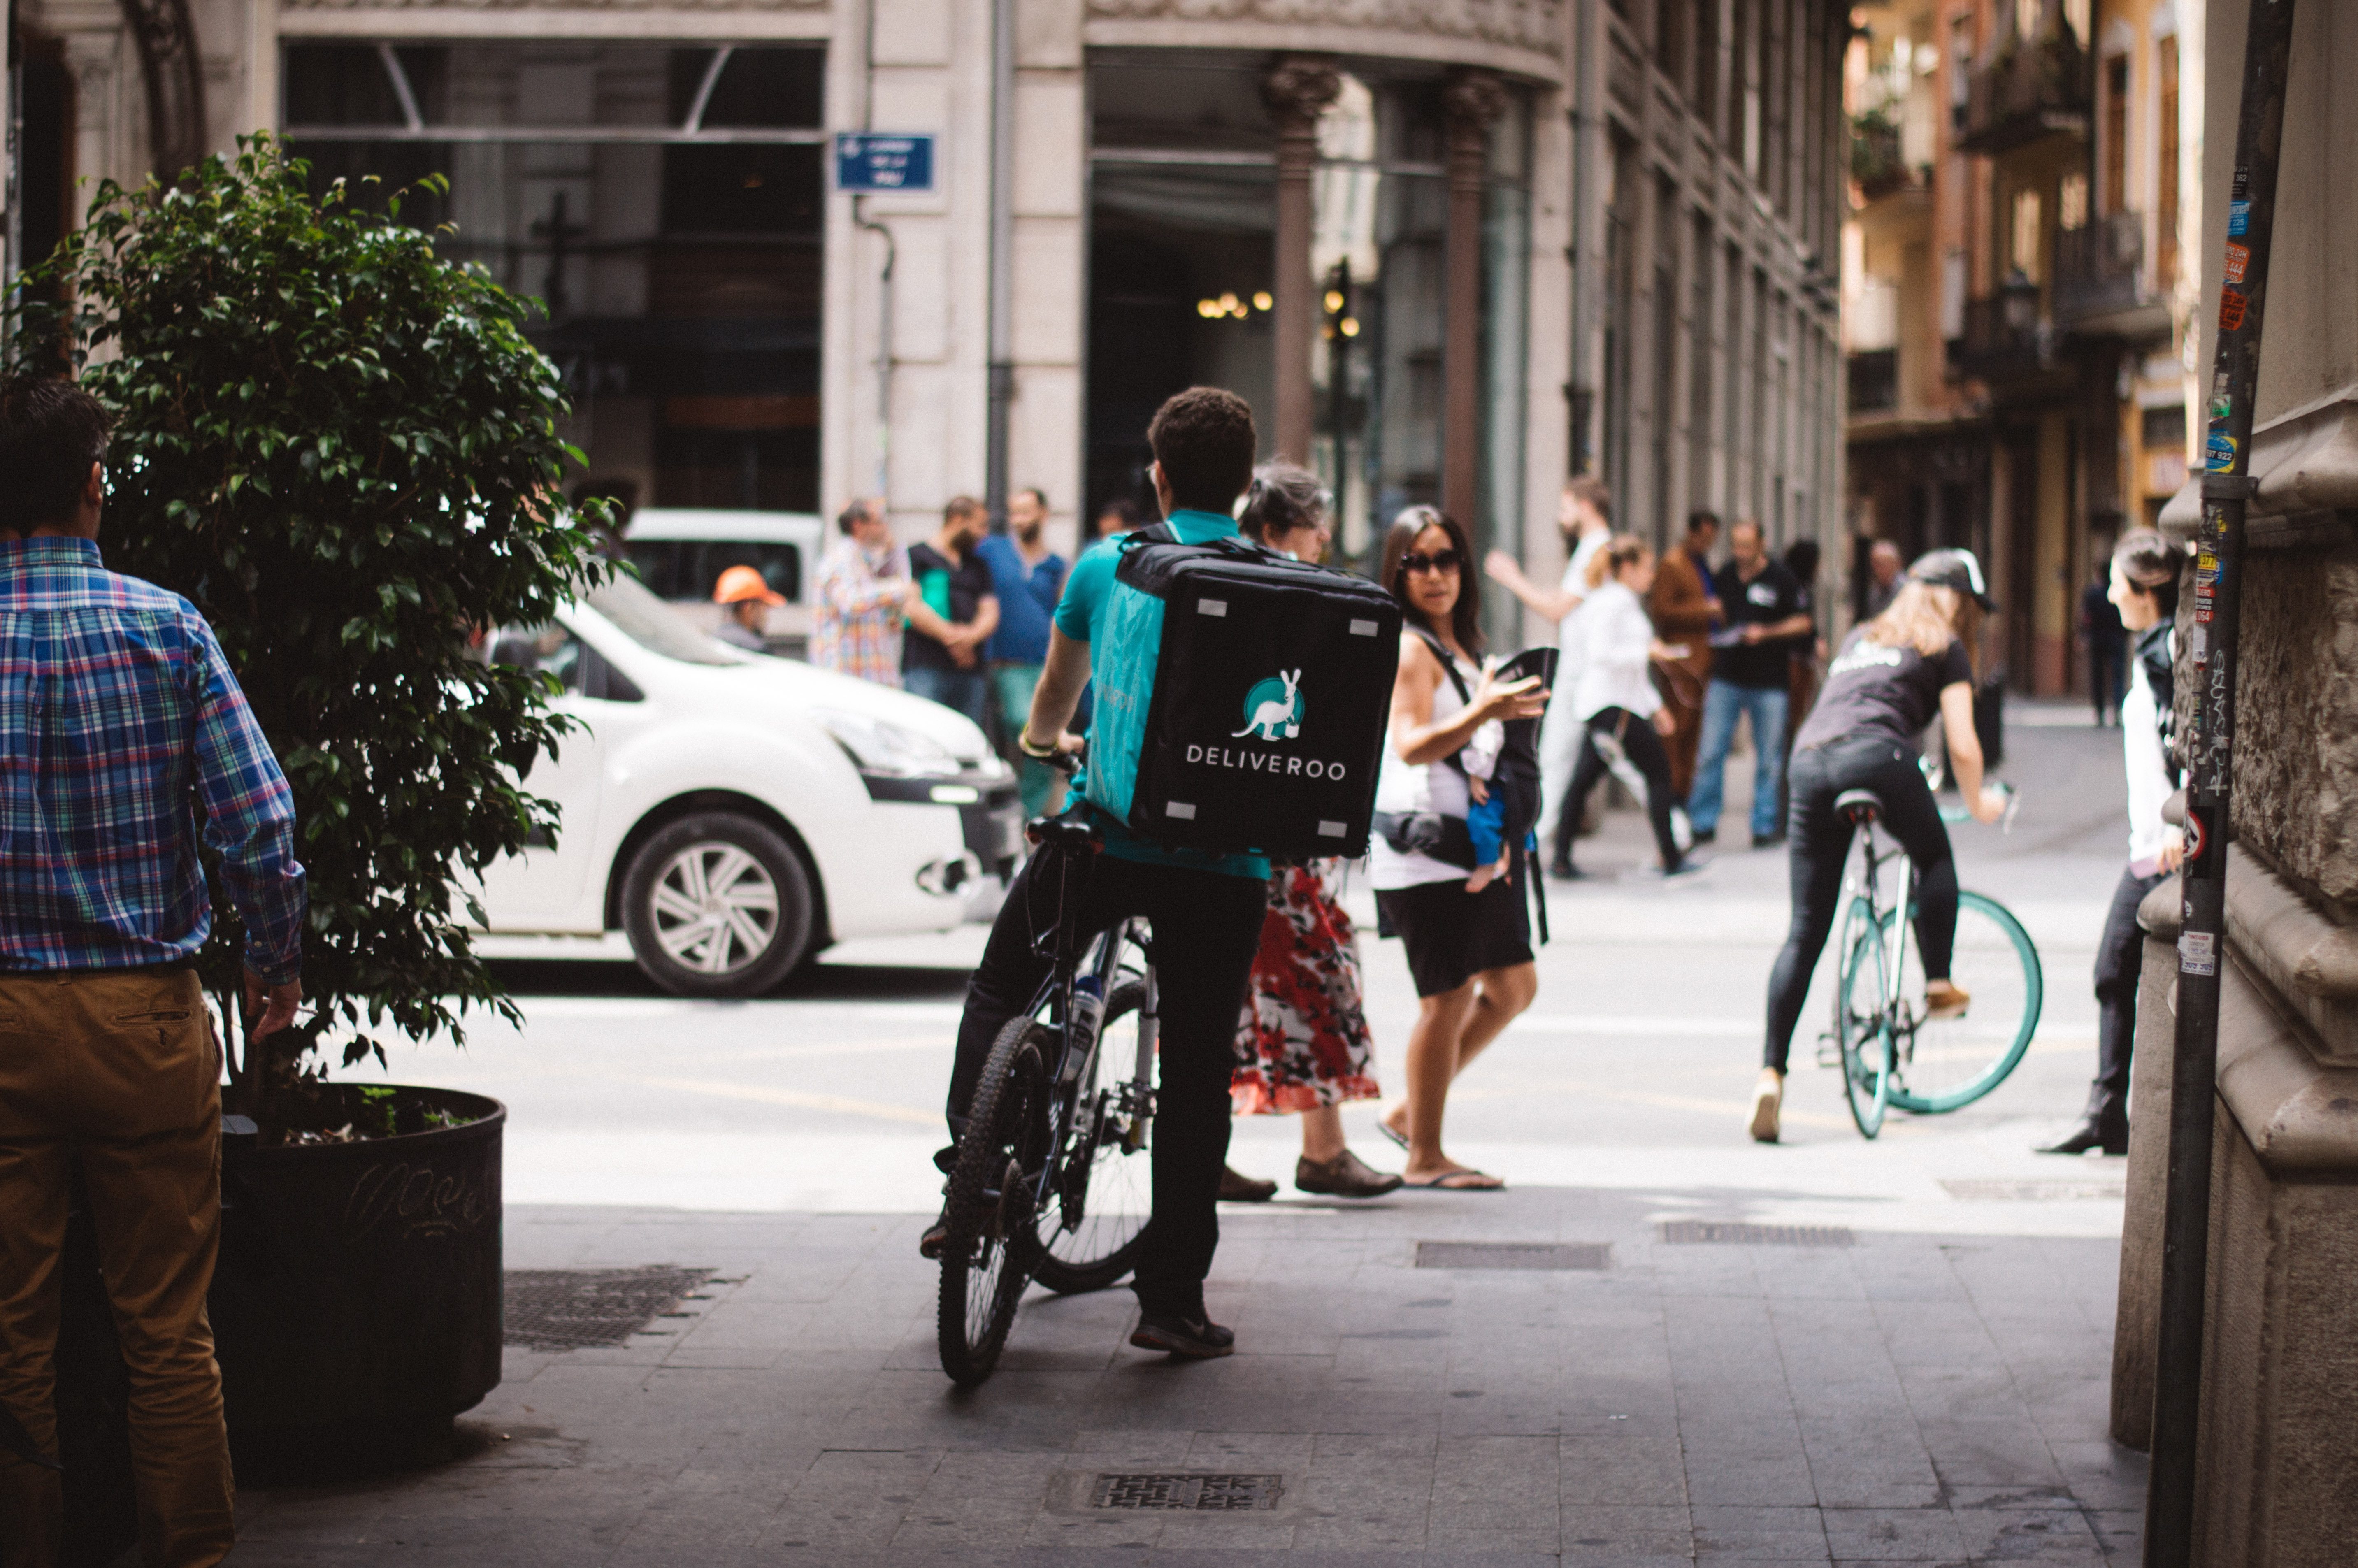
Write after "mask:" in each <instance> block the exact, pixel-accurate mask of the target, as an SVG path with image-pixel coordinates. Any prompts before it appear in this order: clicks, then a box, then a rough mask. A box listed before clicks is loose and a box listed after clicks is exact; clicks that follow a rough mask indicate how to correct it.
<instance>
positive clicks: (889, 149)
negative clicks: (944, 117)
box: [835, 131, 934, 191]
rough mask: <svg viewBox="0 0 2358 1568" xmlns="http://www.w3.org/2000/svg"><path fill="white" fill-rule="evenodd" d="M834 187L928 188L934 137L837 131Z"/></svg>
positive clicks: (857, 188) (864, 189)
mask: <svg viewBox="0 0 2358 1568" xmlns="http://www.w3.org/2000/svg"><path fill="white" fill-rule="evenodd" d="M835 188H836V189H838V190H849V191H888V190H931V189H933V188H934V138H933V137H931V136H896V135H882V134H881V133H878V132H874V131H838V132H837V133H836V137H835Z"/></svg>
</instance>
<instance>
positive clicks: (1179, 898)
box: [918, 386, 1271, 1357]
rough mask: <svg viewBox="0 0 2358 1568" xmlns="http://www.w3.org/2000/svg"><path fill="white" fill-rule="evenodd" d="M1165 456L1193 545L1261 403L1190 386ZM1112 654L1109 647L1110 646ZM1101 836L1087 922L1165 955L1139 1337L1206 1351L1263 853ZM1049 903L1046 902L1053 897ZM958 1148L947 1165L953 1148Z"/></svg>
mask: <svg viewBox="0 0 2358 1568" xmlns="http://www.w3.org/2000/svg"><path fill="white" fill-rule="evenodd" d="M1147 444H1148V445H1149V446H1150V447H1151V448H1152V449H1153V452H1154V462H1153V465H1152V468H1151V469H1150V470H1148V471H1149V473H1150V474H1151V475H1152V479H1153V481H1154V486H1155V498H1156V500H1157V502H1158V503H1160V504H1161V505H1162V507H1163V514H1164V520H1165V521H1166V523H1167V524H1169V526H1170V529H1171V531H1172V533H1173V534H1174V535H1175V536H1176V537H1177V539H1178V541H1179V542H1180V543H1181V544H1185V545H1208V544H1211V543H1212V542H1214V541H1215V540H1218V539H1232V538H1235V537H1236V536H1237V525H1236V522H1235V517H1234V514H1233V511H1232V508H1234V506H1235V505H1236V502H1237V498H1238V495H1240V494H1241V493H1242V492H1243V491H1244V489H1245V487H1246V486H1247V485H1248V484H1249V483H1250V482H1251V481H1252V469H1253V449H1254V446H1255V444H1256V438H1255V436H1254V433H1253V420H1252V409H1251V407H1250V406H1249V405H1247V404H1246V402H1245V400H1244V399H1243V398H1241V397H1238V396H1237V395H1235V394H1233V393H1230V392H1224V391H1221V390H1220V389H1218V388H1217V387H1207V386H1196V387H1190V388H1188V389H1187V390H1186V391H1184V392H1181V393H1178V394H1176V395H1174V396H1172V397H1171V398H1169V399H1168V400H1166V401H1165V402H1164V403H1163V406H1162V407H1161V408H1160V409H1158V410H1156V412H1155V416H1154V420H1153V423H1152V425H1150V426H1149V427H1147ZM1119 565H1120V549H1119V547H1118V546H1114V545H1110V544H1100V545H1097V546H1092V547H1091V548H1089V549H1088V550H1087V551H1086V552H1085V553H1084V554H1083V555H1082V557H1081V558H1080V559H1079V560H1077V561H1076V562H1074V563H1073V570H1072V573H1071V575H1070V577H1069V578H1068V579H1067V580H1066V581H1065V597H1064V598H1063V599H1062V600H1059V601H1058V602H1057V605H1056V615H1055V627H1054V630H1053V632H1052V633H1051V635H1050V637H1049V642H1048V662H1047V666H1046V668H1045V669H1044V670H1043V671H1042V673H1041V676H1040V685H1039V687H1038V689H1037V690H1036V691H1035V692H1034V693H1033V698H1032V713H1031V716H1030V718H1029V719H1027V721H1026V722H1025V725H1024V729H1023V732H1022V734H1021V735H1020V736H1019V737H1018V738H1017V740H1018V743H1019V744H1020V745H1022V748H1023V750H1024V752H1025V753H1026V754H1027V755H1030V756H1034V757H1043V758H1044V757H1046V756H1048V755H1049V754H1051V753H1052V752H1057V751H1063V752H1067V753H1069V752H1073V751H1075V750H1076V748H1077V747H1078V746H1079V744H1080V741H1078V739H1077V738H1076V737H1075V736H1073V735H1072V734H1071V733H1070V730H1069V725H1070V723H1071V720H1072V715H1073V709H1074V706H1075V704H1076V701H1077V700H1078V698H1079V697H1080V693H1081V687H1082V685H1083V684H1084V683H1085V682H1086V681H1087V678H1088V674H1089V667H1090V650H1091V648H1092V647H1093V646H1095V645H1097V644H1098V639H1100V638H1101V637H1102V636H1103V635H1104V634H1105V633H1106V626H1105V621H1106V616H1107V607H1108V605H1109V603H1110V602H1111V600H1112V599H1113V597H1114V590H1115V578H1114V574H1115V571H1116V569H1117V568H1118V567H1119ZM1109 657H1110V654H1109ZM1079 809H1080V810H1081V811H1083V812H1085V813H1086V814H1087V816H1088V818H1089V821H1090V823H1091V825H1092V826H1093V827H1096V828H1097V829H1098V832H1099V833H1100V834H1102V835H1103V838H1104V849H1103V852H1102V853H1100V854H1097V855H1093V856H1091V857H1090V858H1089V869H1088V871H1087V877H1086V879H1085V887H1084V890H1083V891H1082V892H1081V893H1080V894H1079V896H1080V897H1082V898H1083V899H1085V900H1086V904H1085V907H1084V911H1083V913H1082V914H1081V915H1080V916H1079V917H1078V919H1077V922H1076V924H1077V925H1078V926H1079V927H1080V928H1081V929H1085V930H1103V929H1105V928H1106V927H1108V926H1109V925H1113V924H1114V923H1115V922H1116V921H1119V920H1122V919H1125V918H1128V917H1130V916H1132V915H1143V916H1144V917H1145V918H1146V920H1147V922H1148V923H1149V925H1151V926H1152V929H1153V933H1154V968H1155V973H1156V976H1157V979H1158V982H1159V985H1160V990H1159V993H1158V994H1159V996H1160V998H1161V1003H1162V1009H1163V1013H1162V1019H1163V1028H1162V1036H1161V1041H1160V1046H1159V1049H1160V1053H1161V1054H1160V1058H1159V1069H1160V1072H1161V1075H1162V1081H1161V1087H1159V1088H1158V1089H1157V1091H1156V1100H1155V1114H1154V1137H1153V1162H1154V1177H1153V1185H1154V1213H1153V1217H1152V1220H1151V1221H1150V1222H1149V1224H1148V1225H1147V1227H1146V1231H1145V1238H1146V1239H1145V1242H1144V1244H1143V1249H1142V1251H1141V1255H1140V1257H1139V1260H1138V1268H1137V1271H1136V1273H1135V1274H1134V1275H1133V1276H1132V1287H1131V1288H1132V1289H1133V1290H1134V1291H1135V1292H1137V1295H1138V1306H1139V1320H1138V1325H1137V1326H1136V1327H1135V1328H1133V1329H1132V1330H1131V1331H1130V1343H1131V1344H1132V1345H1135V1346H1140V1347H1141V1348H1144V1349H1153V1350H1163V1351H1167V1352H1169V1353H1171V1354H1173V1355H1175V1356H1183V1357H1216V1356H1227V1355H1228V1354H1230V1353H1232V1351H1233V1350H1234V1349H1235V1346H1236V1336H1235V1335H1234V1334H1233V1333H1231V1332H1230V1331H1229V1330H1228V1328H1226V1327H1225V1326H1223V1325H1219V1324H1217V1323H1214V1322H1212V1321H1211V1318H1210V1315H1209V1314H1208V1313H1207V1312H1206V1308H1205V1305H1204V1278H1205V1276H1206V1274H1207V1273H1209V1272H1210V1271H1211V1267H1212V1257H1213V1254H1214V1252H1215V1251H1216V1250H1217V1249H1218V1247H1219V1242H1220V1220H1219V1205H1218V1198H1219V1190H1220V1172H1221V1170H1222V1169H1223V1167H1224V1166H1225V1164H1226V1162H1227V1160H1228V1116H1229V1092H1228V1085H1229V1082H1230V1080H1231V1078H1232V1076H1233V1074H1234V1070H1235V1065H1236V1043H1237V1015H1238V1011H1239V1010H1240V1009H1241V1008H1242V1007H1243V1004H1244V998H1245V987H1246V979H1247V977H1248V976H1249V974H1250V973H1251V970H1252V962H1253V954H1254V951H1255V946H1256V943H1257V940H1258V937H1259V935H1260V928H1261V915H1262V912H1263V910H1264V909H1265V907H1266V906H1267V903H1268V897H1267V892H1266V888H1267V884H1268V881H1269V876H1270V869H1271V868H1270V864H1269V861H1268V860H1266V859H1264V858H1263V857H1261V856H1259V855H1216V854H1211V853H1208V852H1206V851H1202V850H1196V849H1181V848H1165V847H1164V846H1163V845H1161V844H1159V843H1156V842H1155V841H1154V840H1152V838H1146V837H1144V836H1142V835H1141V834H1139V833H1138V832H1136V831H1135V830H1133V829H1132V828H1131V827H1130V826H1129V825H1128V824H1127V823H1125V822H1123V821H1121V820H1120V818H1118V817H1116V816H1113V815H1112V814H1111V813H1109V812H1107V811H1104V810H1102V809H1101V808H1099V807H1098V806H1093V805H1087V804H1085V805H1083V806H1081V807H1079ZM1043 863H1044V858H1042V857H1034V858H1033V859H1032V860H1027V861H1025V862H1024V865H1023V867H1022V870H1021V871H1017V872H1016V873H1015V881H1014V882H1013V884H1012V885H1011V886H1010V887H1009V888H1008V890H1007V897H1006V899H1005V901H1004V902H1002V903H1001V905H1000V910H999V916H998V918H997V920H996V921H995V922H994V923H993V925H991V928H990V940H989V941H988V942H987V943H985V944H984V946H983V950H982V962H981V963H980V964H979V965H977V966H976V968H975V971H974V975H973V978H972V979H970V980H969V981H968V986H967V994H966V1011H965V1014H964V1016H963V1017H962V1018H961V1020H960V1021H959V1023H958V1035H957V1061H956V1063H955V1065H953V1068H952V1070H951V1076H950V1093H949V1105H948V1108H947V1109H948V1116H949V1125H950V1136H951V1139H952V1141H953V1144H954V1145H955V1141H956V1140H957V1138H959V1137H960V1136H962V1135H963V1134H964V1132H965V1130H966V1122H967V1115H968V1109H969V1108H970V1106H971V1105H972V1102H973V1099H974V1094H975V1088H976V1086H977V1084H978V1083H979V1082H980V1080H981V1078H982V1073H983V1067H984V1065H985V1063H986V1062H987V1061H988V1059H989V1057H990V1047H991V1043H992V1042H993V1041H995V1040H996V1039H998V1038H999V1033H1000V1031H1001V1029H1003V1028H1005V1027H1006V1025H1007V1022H1008V1021H1009V1020H1010V1019H1012V1018H1015V1017H1018V1016H1020V1015H1021V1014H1022V1013H1023V1012H1024V1011H1025V1010H1027V1009H1028V1008H1030V1007H1031V1006H1032V1003H1033V997H1034V996H1035V995H1036V994H1037V992H1038V989H1039V986H1040V981H1041V979H1042V978H1043V977H1044V975H1046V974H1047V972H1048V970H1049V968H1050V963H1049V960H1048V959H1047V958H1045V957H1042V956H1041V954H1040V953H1039V951H1038V950H1037V948H1036V947H1035V946H1034V944H1035V943H1036V942H1037V941H1038V939H1039V935H1040V933H1039V929H1038V928H1037V927H1036V926H1034V925H1033V924H1032V922H1031V916H1030V914H1028V913H1027V911H1028V910H1029V909H1030V908H1031V907H1032V900H1031V882H1032V879H1033V877H1034V876H1035V875H1040V874H1043V873H1042V872H1041V871H1040V870H1039V868H1041V866H1042V865H1043ZM1041 907H1047V906H1046V904H1043V905H1042V906H1041ZM954 1157H955V1156H954V1152H953V1151H952V1150H945V1151H944V1152H942V1154H940V1155H937V1156H936V1161H937V1162H940V1161H942V1160H945V1159H950V1158H954ZM947 1235H948V1228H947V1226H946V1223H944V1222H940V1221H937V1222H936V1224H934V1225H933V1226H932V1227H929V1228H928V1229H927V1230H926V1231H925V1236H924V1238H922V1239H921V1240H920V1242H919V1244H918V1245H919V1249H920V1250H921V1251H923V1252H924V1254H925V1256H926V1257H929V1258H931V1257H938V1256H939V1255H940V1252H941V1248H942V1243H943V1241H944V1240H945V1239H946V1237H947Z"/></svg>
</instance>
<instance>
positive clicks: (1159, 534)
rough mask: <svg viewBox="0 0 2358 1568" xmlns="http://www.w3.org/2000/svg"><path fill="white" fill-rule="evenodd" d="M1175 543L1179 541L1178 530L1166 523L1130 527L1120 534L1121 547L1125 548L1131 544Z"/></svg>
mask: <svg viewBox="0 0 2358 1568" xmlns="http://www.w3.org/2000/svg"><path fill="white" fill-rule="evenodd" d="M1177 543H1179V530H1178V529H1176V528H1174V527H1173V526H1171V524H1168V523H1149V524H1146V526H1144V527H1143V528H1132V529H1131V530H1130V532H1129V533H1127V534H1124V535H1122V536H1121V547H1122V548H1123V549H1125V550H1127V549H1129V548H1130V546H1133V545H1175V544H1177Z"/></svg>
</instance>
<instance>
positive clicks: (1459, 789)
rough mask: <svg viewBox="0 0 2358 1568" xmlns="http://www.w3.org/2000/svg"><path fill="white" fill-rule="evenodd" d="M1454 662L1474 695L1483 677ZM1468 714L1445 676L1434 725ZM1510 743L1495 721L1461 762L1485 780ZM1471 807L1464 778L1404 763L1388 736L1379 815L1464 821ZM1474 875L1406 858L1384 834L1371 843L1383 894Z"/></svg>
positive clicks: (1436, 695)
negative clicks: (1422, 813)
mask: <svg viewBox="0 0 2358 1568" xmlns="http://www.w3.org/2000/svg"><path fill="white" fill-rule="evenodd" d="M1450 662H1451V663H1452V664H1454V665H1456V667H1457V674H1458V676H1459V678H1460V679H1462V680H1464V681H1465V683H1466V689H1467V690H1468V691H1471V690H1472V689H1473V688H1474V683H1475V682H1476V680H1477V679H1479V678H1480V672H1479V671H1478V670H1476V669H1475V667H1474V666H1473V665H1470V664H1468V663H1466V661H1465V660H1464V659H1460V658H1455V657H1453V658H1452V659H1451V661H1450ZM1465 711H1466V699H1465V698H1464V697H1460V696H1458V695H1457V685H1456V682H1455V681H1452V680H1451V679H1449V678H1448V676H1443V677H1442V681H1441V685H1440V687H1438V688H1437V689H1436V690H1435V691H1434V692H1433V722H1434V723H1436V724H1440V723H1444V722H1446V721H1447V720H1449V719H1455V717H1456V716H1457V715H1458V714H1460V713H1463V712H1465ZM1506 743H1507V727H1506V725H1505V724H1503V723H1501V722H1500V721H1498V719H1491V720H1490V721H1489V722H1488V723H1487V724H1485V725H1483V726H1482V727H1481V728H1480V729H1478V730H1475V731H1474V738H1473V739H1472V740H1471V741H1467V742H1466V749H1465V750H1464V751H1463V752H1459V753H1458V755H1457V760H1458V761H1459V762H1463V763H1464V764H1465V765H1466V773H1471V774H1473V775H1474V776H1475V777H1476V778H1480V779H1487V778H1488V777H1489V776H1490V774H1491V773H1492V771H1493V770H1494V769H1496V768H1497V767H1498V752H1499V751H1500V750H1501V749H1502V748H1504V747H1505V745H1506ZM1472 804H1473V802H1472V801H1471V800H1470V799H1469V798H1468V796H1467V795H1466V779H1465V775H1464V774H1461V773H1459V772H1458V771H1457V770H1456V769H1455V768H1453V767H1451V766H1450V765H1449V764H1448V763H1447V762H1424V763H1420V764H1416V765H1411V764H1410V763H1407V762H1401V759H1400V752H1398V751H1397V750H1395V749H1394V748H1393V745H1392V737H1391V735H1390V733H1389V732H1387V733H1386V734H1385V736H1384V754H1383V762H1382V765H1381V766H1380V767H1379V768H1378V769H1377V771H1376V809H1377V810H1378V811H1391V812H1412V811H1430V812H1435V813H1438V814H1439V815H1441V816H1455V817H1461V818H1462V817H1463V816H1465V815H1466V810H1467V808H1468V807H1469V806H1472ZM1471 875H1473V873H1472V872H1471V871H1467V870H1466V868H1465V867H1463V866H1453V865H1450V864H1448V863H1446V862H1445V861H1442V860H1434V859H1433V857H1432V856H1430V855H1417V854H1402V853H1401V851H1400V850H1398V849H1393V848H1392V847H1391V846H1390V844H1388V843H1386V842H1384V836H1383V835H1382V834H1381V833H1378V834H1375V835H1373V836H1372V837H1371V838H1369V840H1368V885H1369V886H1371V887H1373V888H1375V889H1377V890H1378V891H1379V892H1397V891H1398V890H1400V889H1401V888H1412V887H1422V885H1423V884H1425V883H1426V882H1446V881H1460V882H1462V881H1465V880H1466V878H1467V877H1469V876H1471Z"/></svg>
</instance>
